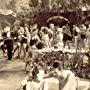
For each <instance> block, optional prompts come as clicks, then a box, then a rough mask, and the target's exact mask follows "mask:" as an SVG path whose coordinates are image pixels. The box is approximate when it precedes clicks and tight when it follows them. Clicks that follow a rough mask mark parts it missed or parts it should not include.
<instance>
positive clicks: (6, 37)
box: [4, 26, 13, 61]
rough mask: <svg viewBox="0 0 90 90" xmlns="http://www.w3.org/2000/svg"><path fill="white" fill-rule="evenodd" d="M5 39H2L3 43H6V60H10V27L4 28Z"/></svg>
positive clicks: (11, 39) (11, 49) (11, 45)
mask: <svg viewBox="0 0 90 90" xmlns="http://www.w3.org/2000/svg"><path fill="white" fill-rule="evenodd" d="M4 30H5V33H6V36H5V39H4V43H5V45H6V48H7V56H8V60H10V61H11V60H12V51H13V38H12V36H13V35H12V33H11V32H10V27H8V26H7V27H6V28H5V29H4Z"/></svg>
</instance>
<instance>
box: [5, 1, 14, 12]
mask: <svg viewBox="0 0 90 90" xmlns="http://www.w3.org/2000/svg"><path fill="white" fill-rule="evenodd" d="M6 7H7V9H10V10H12V11H14V12H16V1H15V0H10V1H9V2H8V3H7V4H6Z"/></svg>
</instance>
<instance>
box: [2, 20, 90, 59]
mask: <svg viewBox="0 0 90 90" xmlns="http://www.w3.org/2000/svg"><path fill="white" fill-rule="evenodd" d="M0 36H1V39H0V40H1V42H2V39H3V40H4V44H6V46H7V51H8V55H11V56H10V57H8V59H12V55H14V53H15V52H16V51H17V50H18V55H17V57H19V58H20V54H21V51H22V50H23V51H24V55H23V56H24V57H25V56H26V52H28V49H43V48H51V47H54V48H66V46H67V47H68V48H69V49H70V48H71V46H70V43H71V42H72V43H73V44H74V45H75V46H76V47H77V48H80V47H81V46H82V48H85V47H87V46H88V48H90V47H89V46H90V43H89V42H90V41H89V40H90V39H89V38H90V25H87V26H85V25H84V24H81V25H72V27H70V26H69V25H68V24H67V25H63V26H62V27H59V25H54V24H53V23H50V24H49V27H46V26H42V27H41V28H40V29H38V25H37V24H33V25H29V24H28V22H27V21H25V22H24V24H23V25H17V24H14V28H13V30H11V29H10V27H9V26H7V27H5V28H4V30H3V32H2V34H1V35H0ZM7 43H8V44H12V45H9V46H8V44H7ZM13 46H14V48H13ZM10 47H11V50H10ZM1 49H2V50H3V52H4V53H5V50H4V46H3V45H2V44H1ZM10 51H11V52H12V53H10Z"/></svg>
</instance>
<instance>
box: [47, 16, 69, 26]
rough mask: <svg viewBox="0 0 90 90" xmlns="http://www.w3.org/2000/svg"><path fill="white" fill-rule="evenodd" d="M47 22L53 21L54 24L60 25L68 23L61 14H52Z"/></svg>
mask: <svg viewBox="0 0 90 90" xmlns="http://www.w3.org/2000/svg"><path fill="white" fill-rule="evenodd" d="M47 23H48V24H50V23H53V24H54V25H60V26H63V25H65V24H68V23H69V21H68V19H66V18H64V17H63V16H53V17H51V18H49V19H48V20H47Z"/></svg>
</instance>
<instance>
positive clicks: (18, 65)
mask: <svg viewBox="0 0 90 90" xmlns="http://www.w3.org/2000/svg"><path fill="white" fill-rule="evenodd" d="M24 78H25V72H24V63H23V62H22V61H21V60H13V61H12V62H6V59H5V58H4V59H3V58H0V90H17V89H18V88H19V87H20V85H21V81H22V80H24Z"/></svg>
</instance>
